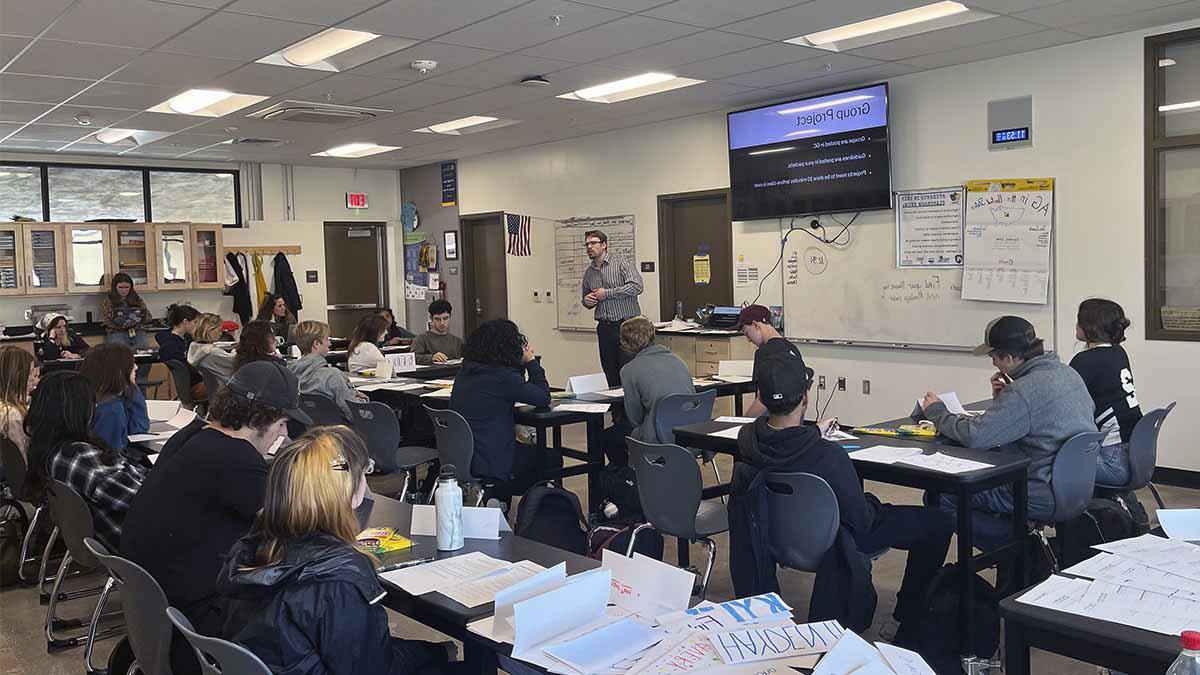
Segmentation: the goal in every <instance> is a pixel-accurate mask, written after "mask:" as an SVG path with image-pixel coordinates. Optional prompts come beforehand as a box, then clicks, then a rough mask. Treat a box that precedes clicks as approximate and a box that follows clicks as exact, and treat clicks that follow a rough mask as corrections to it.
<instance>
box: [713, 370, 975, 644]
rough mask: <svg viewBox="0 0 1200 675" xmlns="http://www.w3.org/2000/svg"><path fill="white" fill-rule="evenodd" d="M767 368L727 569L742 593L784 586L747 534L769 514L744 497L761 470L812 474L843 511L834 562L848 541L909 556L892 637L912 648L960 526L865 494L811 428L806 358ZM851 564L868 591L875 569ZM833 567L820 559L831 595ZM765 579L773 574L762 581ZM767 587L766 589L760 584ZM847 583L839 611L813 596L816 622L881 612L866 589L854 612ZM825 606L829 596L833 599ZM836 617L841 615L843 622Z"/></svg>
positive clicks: (741, 447)
mask: <svg viewBox="0 0 1200 675" xmlns="http://www.w3.org/2000/svg"><path fill="white" fill-rule="evenodd" d="M761 365H762V373H761V378H760V379H759V380H758V394H759V400H761V401H763V403H764V405H765V407H766V409H767V416H766V417H759V418H758V419H757V420H755V422H754V423H753V424H747V425H746V426H744V427H743V428H742V430H741V433H740V434H739V436H738V459H737V461H736V463H735V464H734V474H733V493H732V496H731V497H730V502H729V511H730V531H729V543H730V562H729V566H730V572H731V574H732V575H733V579H734V587H735V589H736V591H737V593H738V595H739V596H741V595H745V594H748V593H761V592H766V591H768V590H777V589H778V585H777V582H776V581H775V576H774V575H775V564H774V560H769V558H770V552H769V548H768V546H767V541H769V538H770V534H769V533H765V532H760V533H759V534H758V536H759V537H763V538H764V539H766V541H762V540H756V535H755V530H754V529H752V528H751V527H750V523H752V522H754V521H758V522H759V523H764V522H766V521H765V520H764V518H765V514H761V513H756V512H755V509H756V507H755V503H756V500H755V499H754V498H753V497H751V496H749V495H748V494H747V488H748V486H749V485H750V484H751V483H752V482H753V481H754V479H755V478H756V477H757V475H758V473H759V472H761V471H770V472H789V473H794V472H803V473H811V474H815V475H817V476H819V477H821V478H823V479H824V480H825V482H827V483H829V487H831V488H832V489H833V493H834V495H836V497H837V502H838V508H839V510H840V514H841V524H842V533H841V534H839V540H838V541H837V542H835V543H834V546H833V548H831V549H830V552H829V553H827V554H826V558H827V559H828V558H829V556H836V555H838V554H839V553H841V552H842V550H841V549H840V547H841V546H843V545H845V546H849V544H850V543H849V542H843V541H841V537H843V536H846V535H849V536H850V537H852V538H853V545H854V548H856V549H857V551H859V552H861V553H864V554H865V553H873V552H876V551H879V550H882V549H884V548H885V547H890V548H897V549H901V550H906V551H908V562H907V564H906V565H905V568H904V579H903V581H902V582H901V583H900V592H899V593H898V594H897V596H896V610H895V612H893V614H892V616H893V618H894V619H895V620H896V621H897V622H898V623H899V628H898V629H897V630H896V632H895V636H894V637H891V636H889V637H890V638H891V641H892V642H894V643H895V644H897V645H900V646H909V647H911V646H913V645H915V644H916V642H917V640H918V639H919V636H920V631H921V629H922V628H923V624H924V622H925V621H924V620H925V614H926V612H925V610H926V592H927V590H928V587H929V584H930V582H931V581H932V580H933V577H934V576H935V575H936V574H937V572H938V571H939V570H940V569H941V567H942V563H943V562H944V561H945V559H946V551H947V550H948V549H949V547H950V535H951V534H952V533H953V531H954V521H953V519H952V518H951V517H950V516H949V515H948V514H946V513H943V512H941V511H940V510H939V509H937V508H936V507H928V506H893V505H891V504H881V503H880V502H879V500H878V499H877V498H876V497H875V496H874V495H871V494H864V493H863V488H862V482H861V480H860V479H859V477H858V474H857V473H856V472H855V470H854V464H853V462H851V460H850V457H849V455H848V454H847V453H846V450H845V449H844V448H842V447H841V446H840V445H838V444H836V443H834V442H833V441H830V440H827V439H825V438H824V437H823V431H824V430H826V429H827V428H828V426H829V422H818V423H817V424H815V425H806V424H804V414H805V412H806V411H807V410H808V390H809V387H811V386H812V376H813V371H812V370H811V369H810V368H807V367H805V365H804V359H803V358H801V357H800V356H799V355H793V354H781V355H778V356H774V357H772V358H769V359H766V360H764V361H763V362H762V364H761ZM796 517H803V515H802V514H797V516H796ZM847 560H848V562H847V571H845V572H843V573H845V574H848V575H849V576H847V577H846V578H847V579H854V578H856V577H855V576H854V573H853V572H852V571H849V570H853V569H855V566H856V565H858V566H859V567H858V569H859V570H860V571H865V574H860V575H859V577H858V578H861V577H862V576H865V580H862V581H861V583H863V584H869V583H870V570H869V567H868V566H867V565H866V564H865V561H863V559H862V558H854V559H850V558H847ZM832 562H833V559H829V560H827V561H823V562H822V565H821V568H820V569H819V570H818V572H817V575H818V576H817V580H816V585H817V586H818V587H820V588H821V589H822V590H828V588H830V586H826V585H827V584H831V579H830V576H823V574H822V573H823V572H828V573H829V574H831V575H833V569H836V567H837V566H836V565H833V567H832V569H831V568H830V565H831V564H832ZM764 563H766V564H765V565H764ZM764 576H765V577H767V578H766V579H765V580H764V579H763V578H762V577H764ZM764 583H765V584H766V585H767V586H766V587H758V586H759V585H761V584H764ZM847 586H848V587H847ZM847 586H843V587H842V588H843V589H845V592H844V593H837V594H836V595H837V597H836V598H835V599H834V604H841V603H846V604H845V605H843V606H842V607H837V608H835V607H832V606H824V605H823V603H822V601H820V600H819V597H820V596H819V595H818V591H817V590H814V592H813V601H812V602H813V604H812V606H811V607H810V617H809V618H810V619H815V618H816V617H819V618H822V619H825V618H838V619H840V620H843V622H846V621H850V620H851V619H850V617H851V616H854V615H855V614H856V613H857V614H862V615H865V614H866V613H867V608H866V606H865V605H866V604H869V605H870V611H873V610H874V598H873V597H869V596H871V595H872V593H871V591H870V588H869V586H868V587H867V591H866V594H867V596H868V597H869V600H868V601H867V602H858V603H857V605H856V604H855V603H856V600H855V598H856V597H861V596H856V594H855V593H854V592H853V590H852V589H853V588H859V589H861V588H862V586H861V584H860V585H855V584H854V583H853V581H850V582H848V584H847ZM826 599H829V595H828V594H827V595H826ZM813 612H816V613H817V614H816V615H814V614H813ZM839 613H842V616H837V614H839ZM864 619H865V620H866V623H868V624H869V623H870V618H869V617H867V616H864ZM847 625H849V624H847Z"/></svg>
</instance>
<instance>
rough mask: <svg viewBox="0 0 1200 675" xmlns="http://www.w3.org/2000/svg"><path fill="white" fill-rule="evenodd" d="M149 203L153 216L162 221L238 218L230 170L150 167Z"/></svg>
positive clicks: (225, 222) (233, 221) (231, 220)
mask: <svg viewBox="0 0 1200 675" xmlns="http://www.w3.org/2000/svg"><path fill="white" fill-rule="evenodd" d="M150 204H151V212H152V215H153V217H154V220H156V221H158V222H162V223H172V222H192V223H221V224H223V225H235V224H237V222H238V217H237V189H236V187H235V185H234V180H233V174H232V173H197V172H192V171H151V172H150Z"/></svg>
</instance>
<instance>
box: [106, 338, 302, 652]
mask: <svg viewBox="0 0 1200 675" xmlns="http://www.w3.org/2000/svg"><path fill="white" fill-rule="evenodd" d="M299 403H300V394H299V385H298V383H297V381H296V376H295V375H293V374H292V373H291V372H289V371H288V369H287V368H284V367H283V365H281V364H279V363H274V362H271V361H257V362H255V363H251V364H247V365H246V366H245V367H244V368H240V369H239V370H238V371H237V373H235V374H234V376H233V378H232V379H230V380H229V384H228V385H226V386H224V387H222V388H221V389H220V390H219V391H218V392H216V393H215V395H214V396H213V400H212V403H211V405H210V406H209V421H208V425H207V426H204V427H202V428H200V429H199V430H193V429H191V427H189V428H187V429H184V430H182V431H180V432H179V433H178V434H176V435H177V436H178V435H180V434H185V433H190V434H191V435H190V437H188V438H186V439H185V440H184V441H183V444H182V445H180V446H179V447H178V448H176V449H173V450H172V451H170V452H169V453H168V452H167V451H166V450H164V451H163V453H162V456H161V457H160V458H159V460H158V462H157V463H156V464H155V465H154V468H153V469H152V470H151V471H150V472H149V474H148V475H147V476H146V481H145V483H144V484H143V485H142V489H141V490H139V491H138V494H137V496H136V497H134V499H133V504H132V505H131V506H130V508H129V514H128V515H127V516H126V518H125V529H124V536H123V537H122V538H121V555H122V556H124V557H126V558H128V559H129V560H132V561H133V562H135V563H137V564H139V565H141V566H142V567H144V568H146V571H147V572H149V573H150V575H151V576H153V577H154V578H155V580H157V581H158V583H159V585H160V586H162V589H163V592H164V593H165V594H166V596H167V602H168V603H170V604H171V606H172V607H175V608H177V609H178V610H179V611H181V612H183V614H184V616H186V617H187V618H188V620H190V621H191V622H192V625H194V626H195V627H196V629H197V630H199V631H200V632H201V633H204V634H208V635H212V634H215V633H218V632H219V631H220V630H221V626H222V624H223V623H224V614H223V612H222V611H221V605H222V603H221V600H220V596H218V595H217V590H216V580H217V573H218V572H220V570H221V564H222V560H223V558H224V557H225V554H226V553H227V552H228V551H229V548H230V547H231V546H233V545H234V544H235V543H236V542H237V540H238V539H241V538H242V537H244V536H246V533H247V532H249V531H250V527H251V525H253V524H254V517H255V514H257V513H258V511H259V509H261V508H262V506H263V495H264V494H265V492H266V484H267V463H266V461H264V459H263V458H264V457H265V456H266V454H267V452H269V451H270V449H271V447H272V446H273V445H274V444H275V442H276V441H277V440H278V439H279V437H280V436H283V435H286V434H287V419H288V418H289V417H292V418H295V419H297V420H298V421H300V422H302V423H304V424H310V423H311V420H310V419H309V418H308V416H307V415H305V414H304V413H303V412H301V411H299V410H298V409H297V407H298V406H299ZM174 440H175V439H174V437H172V441H174ZM172 659H173V663H172V670H173V672H175V673H176V674H177V675H183V674H184V673H188V672H194V673H198V672H199V670H200V668H199V663H197V662H196V657H195V652H193V651H192V650H191V649H190V648H189V647H188V645H187V642H186V641H185V640H181V639H179V636H176V639H175V640H174V641H173V643H172Z"/></svg>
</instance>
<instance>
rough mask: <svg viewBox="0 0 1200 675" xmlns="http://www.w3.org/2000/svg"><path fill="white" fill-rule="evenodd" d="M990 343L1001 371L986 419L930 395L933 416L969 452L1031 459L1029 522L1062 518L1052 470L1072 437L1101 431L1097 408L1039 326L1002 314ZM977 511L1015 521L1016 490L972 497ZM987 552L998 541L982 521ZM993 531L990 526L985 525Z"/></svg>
mask: <svg viewBox="0 0 1200 675" xmlns="http://www.w3.org/2000/svg"><path fill="white" fill-rule="evenodd" d="M984 335H985V341H984V343H983V344H982V345H980V346H979V347H976V349H975V353H976V354H979V355H982V354H988V355H990V356H991V357H992V364H993V365H994V366H996V368H997V372H996V373H994V374H993V375H992V378H991V383H992V398H993V401H992V405H991V407H990V408H988V410H987V412H985V413H983V414H982V415H979V416H978V417H969V416H960V415H955V414H953V413H951V412H950V411H948V410H946V405H945V404H944V403H942V401H941V400H940V399H939V398H938V397H937V395H936V394H934V393H933V392H929V393H926V394H925V398H924V400H923V401H922V402H921V407H922V408H923V409H924V411H925V416H926V417H927V418H928V419H929V420H930V421H932V422H933V423H934V424H935V425H937V428H938V431H939V432H940V433H941V434H942V435H943V436H946V437H947V438H950V439H951V440H953V441H957V442H958V443H961V444H962V445H964V446H966V447H968V448H979V449H988V448H1002V449H1006V450H1013V451H1015V452H1017V453H1020V454H1022V455H1025V456H1026V457H1029V459H1030V460H1031V462H1030V464H1029V473H1028V476H1029V499H1028V512H1027V514H1028V518H1029V520H1034V521H1036V520H1045V519H1046V518H1049V517H1050V515H1051V514H1052V513H1053V512H1054V494H1053V493H1052V492H1051V490H1050V472H1051V469H1052V467H1053V465H1054V458H1055V456H1056V455H1057V454H1058V451H1059V449H1060V448H1061V447H1062V446H1063V444H1064V443H1066V442H1067V441H1068V440H1069V439H1070V438H1071V437H1072V436H1074V435H1076V434H1081V433H1083V432H1085V431H1095V430H1096V423H1095V421H1094V419H1093V416H1092V413H1093V410H1094V406H1093V404H1092V397H1091V395H1089V394H1088V390H1087V386H1086V385H1084V383H1083V379H1082V378H1080V377H1079V373H1077V372H1075V371H1074V370H1072V369H1071V368H1070V367H1069V366H1067V365H1066V364H1064V363H1063V362H1062V361H1060V360H1059V359H1058V355H1057V354H1055V353H1054V352H1048V351H1046V350H1045V348H1044V347H1043V346H1042V340H1041V338H1039V337H1038V336H1037V335H1036V334H1035V332H1034V329H1033V324H1031V323H1029V322H1028V321H1026V320H1025V319H1022V318H1021V317H1018V316H1002V317H1000V318H999V319H996V320H994V321H992V322H991V323H990V324H988V327H987V331H985V334H984ZM941 500H942V501H941V505H942V508H943V509H946V510H948V511H951V512H953V511H955V509H956V500H955V498H954V497H953V496H952V495H942V498H941ZM971 508H972V509H974V510H976V511H981V512H984V513H988V514H993V515H1000V516H1010V517H1011V516H1012V512H1013V494H1012V487H1011V486H1009V485H1001V486H998V487H994V488H991V489H988V490H984V491H982V492H977V493H975V494H974V495H973V496H972V497H971ZM974 522H975V528H976V531H978V532H979V533H980V535H981V538H980V539H977V541H978V542H979V543H980V548H982V549H984V550H988V549H989V548H992V547H993V545H998V544H1000V543H1002V542H1001V541H992V536H990V533H989V531H988V530H987V529H981V527H980V519H979V518H976V519H974ZM984 527H985V528H986V526H984Z"/></svg>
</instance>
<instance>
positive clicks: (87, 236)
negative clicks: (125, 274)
mask: <svg viewBox="0 0 1200 675" xmlns="http://www.w3.org/2000/svg"><path fill="white" fill-rule="evenodd" d="M110 243H111V242H110V240H109V228H108V225H106V224H104V223H68V224H66V225H63V249H64V250H65V251H66V254H67V265H66V269H67V292H68V293H102V292H105V291H107V290H108V287H109V285H110V284H109V280H110V279H112V277H111V276H110V275H111V274H112V259H111V258H112V255H111V252H110Z"/></svg>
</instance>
